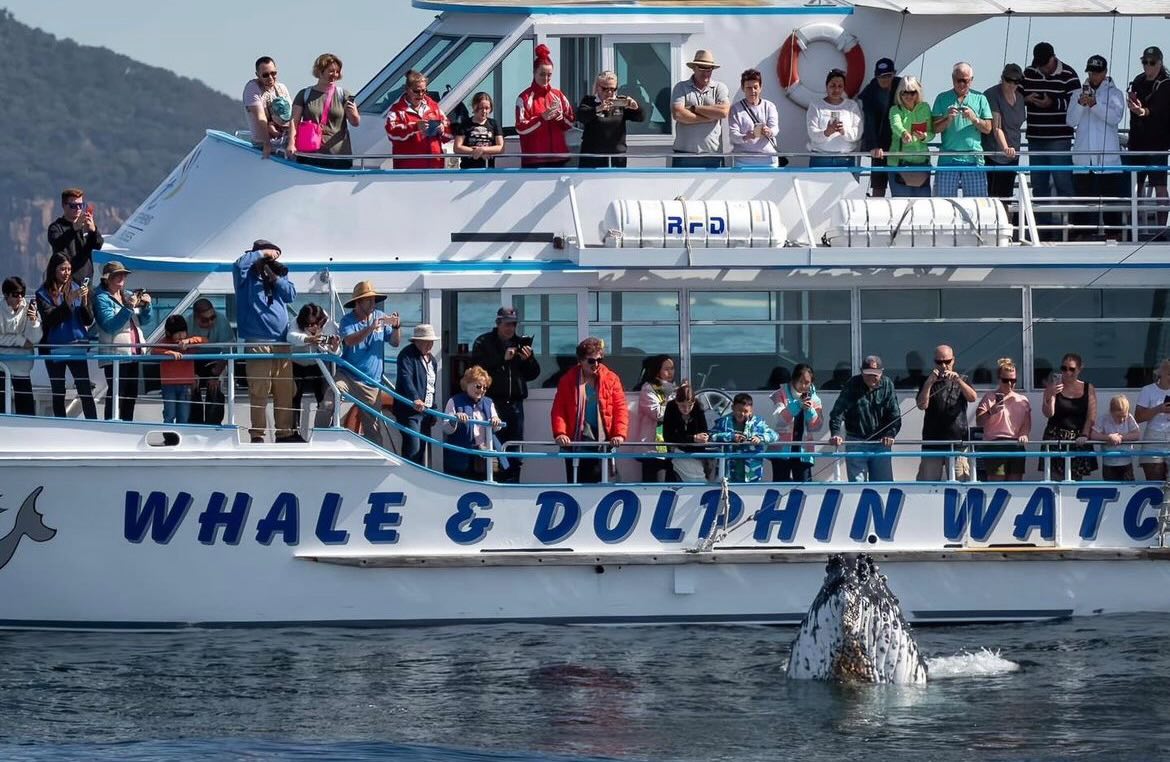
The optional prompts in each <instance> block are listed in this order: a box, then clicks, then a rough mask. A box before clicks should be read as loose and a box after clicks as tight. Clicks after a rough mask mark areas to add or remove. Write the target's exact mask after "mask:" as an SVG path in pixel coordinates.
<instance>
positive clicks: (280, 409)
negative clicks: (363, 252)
mask: <svg viewBox="0 0 1170 762" xmlns="http://www.w3.org/2000/svg"><path fill="white" fill-rule="evenodd" d="M279 259H280V247H279V246H277V245H276V244H274V243H272V242H271V241H266V240H264V239H260V240H257V241H254V242H253V243H252V248H251V250H249V251H248V252H247V253H246V254H244V256H242V257H240V258H239V259H237V260H236V263H235V265H234V268H233V272H232V275H233V281H234V283H235V289H236V323H237V325H238V326H239V333H240V340H241V341H243V342H245V343H246V344H247V345H248V346H247V347H246V348H245V350H244V351H245V353H246V354H247V355H248V370H247V373H248V398H249V401H250V402H251V406H252V428H251V429H250V430H249V433H250V434H251V437H252V442H254V443H255V442H263V441H264V434H265V432H266V431H267V430H268V399H269V398H270V397H271V398H272V401H273V404H272V416H273V419H274V420H275V431H274V435H275V439H276V441H277V442H303V441H304V439H302V438H301V435H300V434H298V433H297V432H296V430H295V429H294V428H293V404H292V401H293V395H294V394H295V393H296V385H295V383H294V382H293V372H292V360H290V359H289V358H288V357H282V358H279V359H275V358H269V359H265V358H264V355H271V354H281V353H284V354H287V353H288V352H289V345H288V305H289V303H290V302H292V301H293V300H294V299H296V298H297V290H296V288H295V287H294V286H293V284H292V283H291V282H290V281H289V279H288V268H287V267H285V266H284V265H282V264H280V262H279V261H277V260H279Z"/></svg>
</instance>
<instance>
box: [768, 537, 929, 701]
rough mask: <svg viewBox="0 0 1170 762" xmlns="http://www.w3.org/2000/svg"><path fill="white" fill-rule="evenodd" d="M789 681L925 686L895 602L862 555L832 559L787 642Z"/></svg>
mask: <svg viewBox="0 0 1170 762" xmlns="http://www.w3.org/2000/svg"><path fill="white" fill-rule="evenodd" d="M787 672H788V677H789V678H790V679H795V680H827V681H831V682H837V683H853V684H857V683H891V684H897V685H925V684H926V679H927V669H926V661H925V660H924V659H923V658H922V654H921V653H920V652H919V650H918V643H917V642H916V641H915V640H914V635H913V634H912V633H911V631H910V625H909V623H908V622H907V621H906V618H905V617H904V616H903V615H902V608H901V606H900V605H899V604H898V599H897V597H896V596H895V595H894V593H893V592H892V591H891V590H890V587H889V585H888V584H887V582H886V578H885V577H884V576H883V575H882V574H881V572H879V571H878V567H877V564H876V563H875V562H874V560H873V559H872V558H871V557H870V556H869V555H868V554H865V553H861V554H849V555H834V556H832V557H831V558H830V559H829V562H828V564H827V565H826V566H825V581H824V582H823V583H822V584H821V589H820V591H819V592H818V593H817V595H816V598H814V599H813V602H812V605H811V606H810V607H809V610H808V613H807V614H805V616H804V619H802V620H801V623H800V630H799V631H798V632H797V634H796V637H795V639H793V641H792V649H791V655H790V656H789V659H788V670H787Z"/></svg>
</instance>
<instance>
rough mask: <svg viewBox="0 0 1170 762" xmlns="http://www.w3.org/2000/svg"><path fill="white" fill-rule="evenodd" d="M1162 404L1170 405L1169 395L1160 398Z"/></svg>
mask: <svg viewBox="0 0 1170 762" xmlns="http://www.w3.org/2000/svg"><path fill="white" fill-rule="evenodd" d="M1162 404H1163V405H1170V394H1167V395H1166V396H1165V397H1163V398H1162Z"/></svg>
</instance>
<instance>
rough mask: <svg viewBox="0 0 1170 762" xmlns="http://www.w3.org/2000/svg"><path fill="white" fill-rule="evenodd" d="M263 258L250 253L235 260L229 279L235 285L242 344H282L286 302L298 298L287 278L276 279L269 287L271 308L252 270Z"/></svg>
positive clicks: (261, 282) (285, 334)
mask: <svg viewBox="0 0 1170 762" xmlns="http://www.w3.org/2000/svg"><path fill="white" fill-rule="evenodd" d="M263 256H264V255H263V254H262V253H260V252H258V251H249V252H248V253H247V254H245V255H244V256H242V257H240V258H239V259H237V260H236V264H235V266H234V270H233V273H232V278H233V280H234V281H235V285H236V323H237V325H238V327H239V331H238V333H239V336H240V340H241V341H257V342H276V341H279V342H284V341H287V340H288V307H287V306H286V305H287V304H288V303H289V302H291V301H293V300H294V299H296V298H297V290H296V288H294V287H293V284H292V283H290V282H289V280H288V278H287V277H281V278H278V279H277V281H276V283H275V284H274V285H273V287H272V304H269V303H268V294H267V293H265V291H264V282H263V281H262V280H260V278H259V277H258V276H257V275H256V273H255V272H253V270H252V265H254V264H256V263H257V262H259V261H260V259H261V258H262V257H263Z"/></svg>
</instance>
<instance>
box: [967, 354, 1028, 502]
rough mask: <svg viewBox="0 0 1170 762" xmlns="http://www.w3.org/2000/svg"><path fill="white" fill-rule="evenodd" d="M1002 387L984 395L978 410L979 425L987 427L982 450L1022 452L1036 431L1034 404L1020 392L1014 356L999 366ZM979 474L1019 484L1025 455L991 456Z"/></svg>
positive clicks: (982, 460) (989, 478)
mask: <svg viewBox="0 0 1170 762" xmlns="http://www.w3.org/2000/svg"><path fill="white" fill-rule="evenodd" d="M996 365H997V371H998V373H999V385H998V386H996V388H995V389H994V390H993V391H990V392H988V393H987V394H986V395H984V397H983V399H982V400H980V402H979V407H978V408H976V409H975V424H976V425H978V426H982V427H983V439H984V444H982V445H980V446H979V449H980V450H981V451H992V452H998V453H1001V454H1002V453H1017V452H1018V453H1022V452H1023V451H1024V450H1025V449H1026V448H1027V444H1028V435H1029V434H1030V433H1031V431H1032V403H1030V402H1029V401H1028V398H1027V397H1025V396H1024V395H1023V394H1021V393H1020V392H1019V391H1018V390H1017V389H1016V381H1017V380H1018V379H1019V372H1018V371H1017V370H1016V365H1015V363H1014V362H1012V359H1011V358H1010V357H1001V358H1000V359H999V361H998V362H997V363H996ZM979 463H980V469H979V475H980V478H981V479H986V480H987V481H989V482H1003V481H1008V482H1018V481H1021V480H1022V479H1023V478H1024V470H1025V468H1026V463H1025V459H1024V457H1023V456H1015V455H1013V456H1011V457H998V458H995V457H987V458H982V459H981V460H980V462H979Z"/></svg>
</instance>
